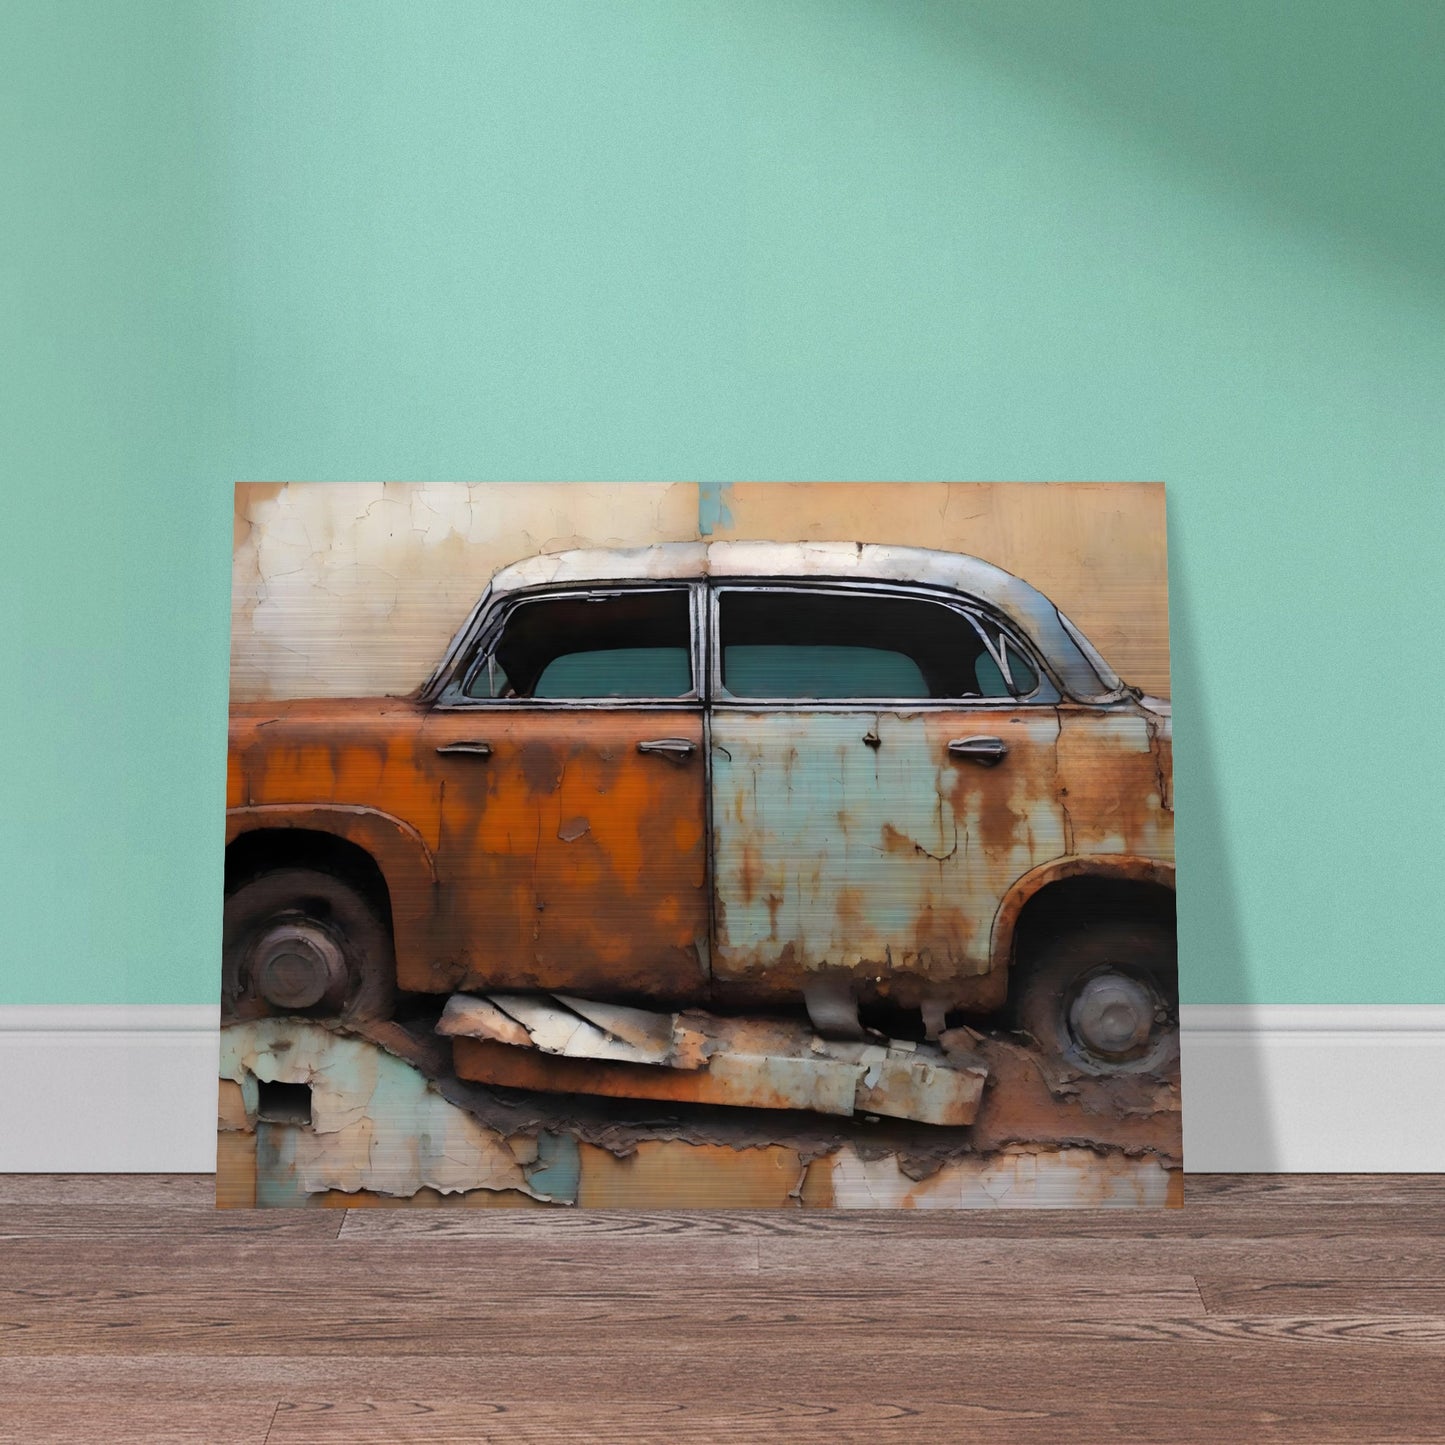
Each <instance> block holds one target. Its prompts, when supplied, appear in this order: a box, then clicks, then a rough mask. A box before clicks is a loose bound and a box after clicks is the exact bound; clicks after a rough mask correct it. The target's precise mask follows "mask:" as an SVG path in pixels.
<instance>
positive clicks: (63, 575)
mask: <svg viewBox="0 0 1445 1445" xmlns="http://www.w3.org/2000/svg"><path fill="white" fill-rule="evenodd" d="M1442 53H1445V6H1441V5H1438V4H1432V3H1420V4H1412V3H1390V0H1359V3H1353V4H1341V3H1331V0H1297V3H1287V4H1281V3H1277V0H1276V3H1268V0H1229V3H1225V0H1213V3H1210V0H1178V3H1167V0H1137V3H1127V0H1112V3H1110V0H1092V3H1091V0H1058V3H1029V0H1008V3H988V4H985V3H956V4H931V5H924V4H909V3H906V0H871V3H870V0H834V3H823V0H811V3H809V0H792V3H788V0H751V3H744V0H732V3H727V0H699V3H685V0H650V3H608V0H575V3H560V0H546V3H538V0H515V3H513V0H507V3H500V0H496V3H485V0H466V3H450V0H428V3H421V4H408V3H402V0H390V3H366V0H345V3H325V0H307V3H305V4H297V3H294V0H284V3H267V0H247V3H244V4H237V3H192V0H168V3H151V0H126V3H123V4H121V3H110V4H101V3H94V0H33V3H27V0H9V3H7V4H6V5H5V6H4V8H3V10H0V67H3V74H0V116H3V120H0V125H3V130H4V142H3V147H0V154H3V156H4V160H3V165H4V168H5V175H4V197H5V213H6V221H5V223H4V226H3V228H0V267H3V270H0V277H3V279H0V285H3V292H0V295H3V304H4V316H5V323H6V324H5V326H4V328H3V338H4V344H3V347H0V413H3V427H4V443H3V447H0V467H3V504H4V527H3V529H0V548H3V556H0V587H3V589H4V600H5V612H4V617H5V627H4V629H3V641H0V647H3V656H0V678H3V680H4V699H5V704H4V713H3V715H4V724H3V727H4V758H5V764H4V769H3V784H0V788H3V795H0V818H3V827H4V847H5V853H6V856H5V858H4V860H3V868H0V879H3V882H0V889H3V907H0V970H3V971H0V1002H30V1001H54V1002H64V1001H122V1000H134V1001H139V1002H163V1001H173V1002H194V1001H203V1000H207V999H210V998H213V997H214V996H215V992H216V989H215V971H216V953H217V945H218V924H219V888H220V851H219V826H220V814H221V809H222V758H223V749H224V725H225V709H226V657H225V653H226V633H227V582H228V569H229V560H230V523H229V508H230V487H231V483H232V481H234V480H235V479H237V478H252V479H280V478H358V479H361V478H406V479H432V478H473V479H476V478H529V477H532V478H556V477H570V478H603V479H608V478H617V479H623V478H700V479H703V480H709V481H728V480H733V479H737V478H753V477H779V478H832V479H836V478H902V479H909V478H917V479H924V478H927V479H938V478H1030V479H1040V478H1108V479H1118V478H1164V479H1166V480H1167V481H1168V483H1169V486H1170V492H1171V502H1170V504H1171V524H1172V529H1173V533H1172V563H1173V590H1174V637H1175V647H1176V652H1175V668H1176V671H1175V698H1176V704H1177V731H1178V739H1179V749H1180V752H1179V762H1178V805H1179V817H1180V855H1181V867H1182V879H1183V891H1182V896H1181V931H1182V944H1183V957H1184V966H1185V980H1184V988H1185V996H1186V997H1187V998H1189V999H1192V1000H1210V1001H1235V1000H1245V999H1259V1000H1265V1001H1280V1002H1283V1001H1293V1000H1300V1001H1310V1000H1314V1001H1350V1000H1369V1001H1378V1002H1390V1001H1411V1000H1419V1001H1445V969H1442V967H1441V949H1440V944H1439V933H1438V911H1439V909H1438V898H1439V893H1440V884H1439V877H1440V864H1441V841H1442V836H1445V828H1442V822H1445V818H1442V808H1441V802H1440V796H1441V792H1442V788H1441V782H1440V779H1441V776H1442V774H1441V765H1440V761H1439V751H1438V748H1437V742H1438V733H1439V727H1440V723H1439V719H1440V718H1441V717H1442V716H1445V708H1442V706H1441V704H1442V702H1445V697H1442V684H1441V674H1442V669H1441V665H1440V661H1439V657H1438V641H1437V639H1438V636H1439V630H1440V623H1441V620H1442V607H1441V590H1442V586H1441V575H1442V571H1441V563H1440V553H1441V548H1442V543H1445V525H1442V510H1445V506H1442V501H1441V490H1440V489H1441V462H1442V460H1445V424H1442V414H1445V410H1442V405H1441V403H1442V388H1445V341H1442V312H1445V285H1442V273H1441V269H1440V268H1441V258H1442V255H1445V246H1442V243H1445V199H1442V197H1445V189H1442V185H1441V176H1442V159H1445V144H1442V140H1445V136H1442V119H1441V117H1442V111H1441V108H1440V106H1439V103H1438V70H1437V67H1438V63H1439V56H1440V55H1441V54H1442Z"/></svg>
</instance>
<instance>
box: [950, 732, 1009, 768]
mask: <svg viewBox="0 0 1445 1445" xmlns="http://www.w3.org/2000/svg"><path fill="white" fill-rule="evenodd" d="M948 751H949V755H950V756H951V757H955V758H967V759H968V761H969V762H971V763H981V764H982V765H983V766H984V767H986V768H993V767H997V766H998V764H999V763H1001V762H1003V760H1004V759H1005V758H1006V757H1007V756H1008V744H1007V743H1006V742H1004V740H1003V739H1002V738H954V740H953V741H952V742H951V743H949V745H948Z"/></svg>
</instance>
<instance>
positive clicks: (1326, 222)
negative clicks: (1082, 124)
mask: <svg viewBox="0 0 1445 1445" xmlns="http://www.w3.org/2000/svg"><path fill="white" fill-rule="evenodd" d="M882 3H883V4H884V5H885V6H886V7H887V15H886V17H884V16H880V23H888V24H892V25H894V26H899V25H901V24H903V23H904V21H905V19H906V20H907V22H908V23H910V24H911V25H912V26H913V27H914V28H915V31H916V34H917V37H918V38H919V39H921V40H922V41H923V42H924V43H926V44H927V45H928V46H929V48H930V49H931V50H935V51H937V50H941V51H942V52H943V53H953V54H968V55H973V56H975V57H978V58H981V59H984V60H986V61H988V62H989V63H990V64H991V65H994V66H996V67H997V68H998V69H999V70H1000V71H1001V72H1002V73H1004V74H1013V75H1015V76H1017V77H1018V78H1019V79H1020V80H1021V81H1023V82H1025V83H1028V82H1034V83H1037V82H1039V81H1042V82H1044V84H1045V86H1046V88H1047V90H1048V92H1049V93H1050V94H1052V95H1054V96H1056V97H1058V98H1060V99H1062V100H1064V101H1066V102H1067V103H1069V104H1071V105H1072V106H1073V107H1074V108H1075V109H1076V110H1077V111H1078V112H1079V113H1080V115H1081V118H1084V119H1087V120H1091V121H1096V122H1098V123H1101V124H1103V125H1105V126H1108V127H1111V128H1112V129H1114V130H1115V131H1116V132H1117V133H1119V134H1121V136H1122V137H1123V138H1124V139H1125V140H1126V141H1128V142H1129V143H1130V144H1133V145H1136V146H1139V147H1141V148H1143V149H1144V150H1146V151H1147V152H1150V153H1152V155H1153V156H1154V157H1155V158H1156V159H1157V160H1158V161H1159V162H1161V163H1163V164H1164V165H1166V166H1167V167H1168V168H1169V169H1171V170H1174V171H1175V172H1177V173H1179V174H1180V175H1181V177H1182V178H1183V179H1185V180H1187V181H1191V182H1194V183H1202V184H1204V185H1206V186H1212V187H1213V188H1215V189H1218V190H1226V191H1229V192H1232V193H1233V194H1234V195H1235V196H1236V197H1238V198H1240V199H1242V200H1245V201H1246V202H1248V203H1249V204H1250V205H1251V206H1252V207H1253V208H1254V209H1256V210H1257V211H1259V212H1260V213H1262V214H1264V215H1266V216H1268V217H1270V218H1271V219H1272V220H1273V221H1275V222H1277V223H1281V224H1284V225H1290V226H1293V227H1296V228H1299V229H1302V230H1305V231H1307V232H1309V233H1311V234H1312V235H1313V236H1315V237H1317V238H1322V239H1325V240H1327V241H1330V242H1332V243H1333V244H1334V246H1335V249H1336V250H1337V251H1340V252H1342V253H1344V254H1345V255H1347V256H1348V257H1349V258H1350V259H1352V260H1354V261H1357V262H1360V263H1364V264H1366V265H1368V267H1369V268H1370V269H1371V270H1373V271H1375V272H1376V273H1377V274H1382V273H1389V272H1394V273H1396V274H1398V275H1399V276H1401V277H1402V278H1407V279H1408V280H1409V281H1410V282H1411V283H1412V284H1413V286H1414V287H1415V288H1417V289H1421V290H1425V291H1428V292H1429V294H1430V295H1431V296H1432V297H1433V298H1434V299H1435V300H1437V301H1438V300H1441V299H1445V267H1442V265H1441V259H1440V258H1441V256H1442V255H1445V186H1442V185H1440V184H1439V177H1440V176H1441V175H1442V174H1445V109H1442V107H1441V104H1440V56H1441V55H1442V54H1445V6H1440V5H1404V4H1398V5H1390V4H1379V5H1361V4H1359V3H1358V0H1313V3H1311V4H1310V5H1308V6H1298V5H1291V4H1279V3H1271V0H1263V3H1258V4H1253V5H1250V4H1244V5H1241V4H1240V3H1239V0H1192V3H1189V4H1177V5H1172V6H1171V5H1161V4H1159V3H1157V0H1010V3H1008V4H980V3H965V4H952V3H950V4H927V5H921V6H918V7H916V8H909V9H906V10H905V9H901V8H899V7H897V6H895V5H893V4H892V3H891V0H882Z"/></svg>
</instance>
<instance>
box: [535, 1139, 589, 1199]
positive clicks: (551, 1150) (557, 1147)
mask: <svg viewBox="0 0 1445 1445" xmlns="http://www.w3.org/2000/svg"><path fill="white" fill-rule="evenodd" d="M523 1172H524V1173H525V1174H526V1176H527V1183H528V1184H530V1185H531V1186H532V1188H533V1189H535V1190H536V1191H537V1193H538V1194H545V1195H547V1196H548V1198H550V1199H555V1200H557V1201H559V1202H565V1203H567V1204H575V1203H576V1202H577V1186H578V1184H579V1183H580V1181H581V1177H582V1154H581V1151H580V1150H579V1149H578V1147H577V1140H576V1139H575V1138H574V1137H573V1136H572V1135H571V1134H545V1133H544V1134H538V1135H537V1162H536V1163H535V1164H529V1165H528V1166H527V1168H526V1169H525V1170H524V1171H523Z"/></svg>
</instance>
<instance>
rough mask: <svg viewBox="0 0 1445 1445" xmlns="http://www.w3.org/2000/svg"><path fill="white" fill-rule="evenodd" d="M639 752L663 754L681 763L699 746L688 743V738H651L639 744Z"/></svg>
mask: <svg viewBox="0 0 1445 1445" xmlns="http://www.w3.org/2000/svg"><path fill="white" fill-rule="evenodd" d="M637 751H638V752H640V753H661V754H662V755H663V757H665V758H671V759H672V760H673V761H674V762H678V763H680V762H683V761H684V760H685V759H687V758H690V757H691V756H692V755H693V754H694V753H695V752H696V751H697V744H696V743H690V742H688V740H687V739H686V738H651V739H649V740H648V741H647V742H645V743H638V745H637Z"/></svg>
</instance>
